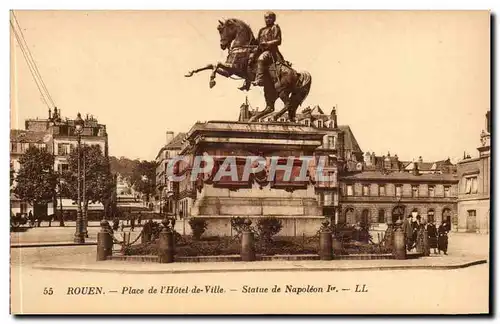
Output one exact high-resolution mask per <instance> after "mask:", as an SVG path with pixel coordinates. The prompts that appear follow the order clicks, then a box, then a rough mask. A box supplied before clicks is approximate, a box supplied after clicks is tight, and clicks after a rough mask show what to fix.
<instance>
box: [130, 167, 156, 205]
mask: <svg viewBox="0 0 500 324" xmlns="http://www.w3.org/2000/svg"><path fill="white" fill-rule="evenodd" d="M132 185H133V186H134V188H135V190H136V191H138V192H140V193H142V194H144V195H146V201H148V202H149V198H150V196H151V195H153V194H154V193H155V190H156V162H155V161H141V162H140V163H139V164H138V165H137V166H136V167H135V168H134V173H133V175H132Z"/></svg>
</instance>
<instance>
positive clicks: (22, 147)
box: [10, 142, 47, 153]
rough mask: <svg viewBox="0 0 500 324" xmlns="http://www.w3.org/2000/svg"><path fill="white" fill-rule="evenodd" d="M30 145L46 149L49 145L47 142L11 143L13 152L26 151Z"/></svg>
mask: <svg viewBox="0 0 500 324" xmlns="http://www.w3.org/2000/svg"><path fill="white" fill-rule="evenodd" d="M30 147H37V148H39V149H43V150H44V149H46V148H47V145H46V144H45V143H16V142H11V143H10V150H11V152H13V153H25V152H26V151H27V150H28V149H29V148H30Z"/></svg>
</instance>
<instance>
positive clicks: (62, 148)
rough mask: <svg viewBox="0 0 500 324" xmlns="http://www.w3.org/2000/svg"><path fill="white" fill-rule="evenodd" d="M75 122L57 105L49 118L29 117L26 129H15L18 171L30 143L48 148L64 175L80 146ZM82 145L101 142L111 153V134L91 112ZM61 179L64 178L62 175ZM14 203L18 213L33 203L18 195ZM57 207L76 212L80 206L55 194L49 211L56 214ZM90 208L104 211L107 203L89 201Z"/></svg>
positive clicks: (13, 142) (14, 155)
mask: <svg viewBox="0 0 500 324" xmlns="http://www.w3.org/2000/svg"><path fill="white" fill-rule="evenodd" d="M74 122H75V121H74V120H73V119H68V118H65V119H63V118H62V116H61V110H58V109H57V108H54V112H52V111H51V109H49V111H48V117H47V118H45V119H39V118H36V119H27V120H26V121H25V129H24V130H15V129H13V130H11V137H10V142H11V154H10V159H11V164H12V165H13V168H14V171H15V172H16V173H17V171H18V170H19V167H20V165H19V157H20V156H21V155H22V154H24V152H25V151H26V150H27V148H28V147H30V146H34V145H35V146H37V147H39V148H43V149H45V150H47V152H49V153H52V154H53V155H54V170H55V171H56V172H58V174H59V175H60V174H61V173H62V172H63V171H65V170H67V169H68V157H69V155H70V153H71V152H72V151H73V150H76V149H77V146H78V136H77V135H76V133H75V123H74ZM81 144H82V145H98V146H99V147H100V148H101V151H102V152H103V154H104V156H106V157H107V156H108V133H107V131H106V125H103V124H99V122H98V120H97V119H95V118H94V117H93V116H89V115H87V116H86V118H84V126H83V132H82V134H81ZM59 181H61V177H59ZM11 198H13V199H11V206H12V211H13V212H14V213H17V212H21V213H24V212H29V210H32V206H29V205H28V204H27V203H25V202H21V201H19V200H18V199H17V198H16V197H11ZM54 206H57V210H58V211H62V212H64V211H67V212H68V211H71V212H73V213H74V212H76V209H77V206H76V204H75V203H74V202H73V200H71V199H68V198H66V197H61V196H60V195H59V194H58V193H56V194H55V202H54V203H52V204H49V205H48V206H47V214H48V215H52V214H54V213H55V210H54ZM88 208H89V211H90V212H92V211H93V210H95V211H102V210H103V209H104V207H103V205H102V204H100V203H96V204H91V203H89V207H88Z"/></svg>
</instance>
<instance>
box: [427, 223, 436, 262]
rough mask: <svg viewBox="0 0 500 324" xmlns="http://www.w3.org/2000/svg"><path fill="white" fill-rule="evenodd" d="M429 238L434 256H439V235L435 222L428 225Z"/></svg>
mask: <svg viewBox="0 0 500 324" xmlns="http://www.w3.org/2000/svg"><path fill="white" fill-rule="evenodd" d="M427 237H428V238H429V248H430V249H434V254H437V247H438V233H437V229H436V224H434V221H433V220H431V221H430V222H429V224H427Z"/></svg>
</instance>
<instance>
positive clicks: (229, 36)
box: [217, 19, 254, 50]
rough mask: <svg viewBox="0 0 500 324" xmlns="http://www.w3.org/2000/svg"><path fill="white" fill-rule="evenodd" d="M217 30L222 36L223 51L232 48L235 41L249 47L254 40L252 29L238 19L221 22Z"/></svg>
mask: <svg viewBox="0 0 500 324" xmlns="http://www.w3.org/2000/svg"><path fill="white" fill-rule="evenodd" d="M217 30H218V31H219V35H220V48H221V49H222V50H225V49H227V48H230V47H231V42H233V40H234V41H235V43H239V44H247V45H248V44H250V42H252V41H253V40H254V36H253V33H252V31H251V29H250V27H248V25H246V24H245V23H243V22H242V21H240V20H238V19H228V20H225V21H221V20H219V25H218V26H217Z"/></svg>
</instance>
